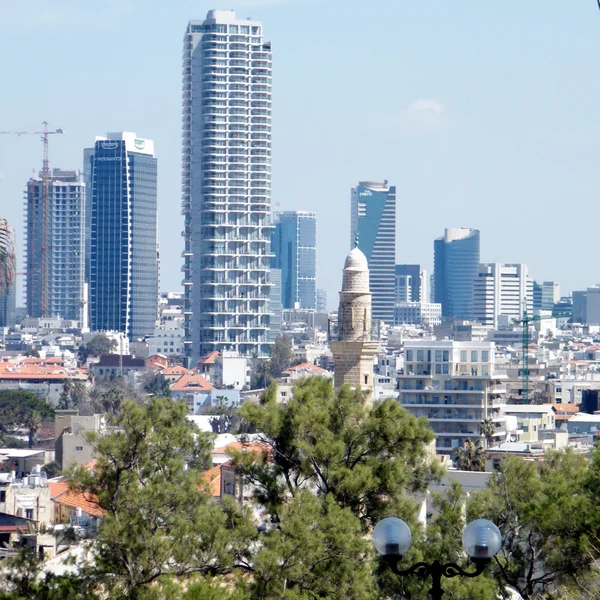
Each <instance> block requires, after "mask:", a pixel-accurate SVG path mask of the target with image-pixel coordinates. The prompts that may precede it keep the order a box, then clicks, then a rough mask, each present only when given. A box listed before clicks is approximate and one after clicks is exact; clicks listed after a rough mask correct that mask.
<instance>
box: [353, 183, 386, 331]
mask: <svg viewBox="0 0 600 600" xmlns="http://www.w3.org/2000/svg"><path fill="white" fill-rule="evenodd" d="M350 238H351V246H352V247H354V246H355V245H358V248H360V249H361V250H362V252H363V253H364V254H365V256H366V257H367V261H368V262H369V274H370V275H369V277H370V282H369V286H370V289H371V293H372V294H373V319H375V320H377V321H386V322H387V323H393V322H394V301H395V295H394V293H395V292H394V272H395V264H396V187H395V186H390V185H388V182H387V181H383V182H382V183H379V182H373V181H360V182H359V184H358V186H357V187H355V188H352V192H351V214H350Z"/></svg>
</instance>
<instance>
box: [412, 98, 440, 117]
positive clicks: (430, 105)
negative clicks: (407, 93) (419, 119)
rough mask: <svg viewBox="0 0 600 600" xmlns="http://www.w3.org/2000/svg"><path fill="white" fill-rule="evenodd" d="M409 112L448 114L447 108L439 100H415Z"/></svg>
mask: <svg viewBox="0 0 600 600" xmlns="http://www.w3.org/2000/svg"><path fill="white" fill-rule="evenodd" d="M408 110H409V111H412V112H416V113H433V114H436V115H442V114H444V113H445V112H446V107H445V106H444V105H443V104H442V103H441V102H440V101H439V100H415V101H414V102H412V103H411V104H410V105H409V107H408Z"/></svg>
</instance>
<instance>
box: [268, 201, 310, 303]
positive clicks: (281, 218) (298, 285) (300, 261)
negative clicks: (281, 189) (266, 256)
mask: <svg viewBox="0 0 600 600" xmlns="http://www.w3.org/2000/svg"><path fill="white" fill-rule="evenodd" d="M274 216H275V219H274V220H275V229H274V230H273V234H272V237H271V252H272V254H273V262H272V266H273V267H274V268H276V269H281V280H282V288H281V302H282V305H283V308H296V307H297V308H308V309H311V310H315V309H316V308H317V213H314V212H305V211H286V212H279V213H275V215H274Z"/></svg>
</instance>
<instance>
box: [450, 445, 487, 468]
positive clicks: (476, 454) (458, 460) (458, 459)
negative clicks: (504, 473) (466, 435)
mask: <svg viewBox="0 0 600 600" xmlns="http://www.w3.org/2000/svg"><path fill="white" fill-rule="evenodd" d="M453 454H454V466H455V467H456V468H457V469H459V470H460V471H484V470H485V449H484V448H483V446H482V445H481V442H477V445H475V444H474V443H473V442H472V441H471V440H466V441H465V443H464V444H463V445H462V446H458V447H457V448H455V449H454V452H453Z"/></svg>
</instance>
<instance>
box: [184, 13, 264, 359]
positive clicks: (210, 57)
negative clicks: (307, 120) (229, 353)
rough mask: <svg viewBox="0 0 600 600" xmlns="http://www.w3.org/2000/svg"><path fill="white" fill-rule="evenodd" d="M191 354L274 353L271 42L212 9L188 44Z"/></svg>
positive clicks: (257, 27) (190, 30)
mask: <svg viewBox="0 0 600 600" xmlns="http://www.w3.org/2000/svg"><path fill="white" fill-rule="evenodd" d="M182 104H183V124H182V125H183V132H182V136H183V139H182V146H183V147H182V212H183V215H184V217H185V228H184V232H183V236H184V240H185V248H184V252H183V258H184V265H183V268H182V270H183V273H184V279H183V285H184V290H185V294H184V314H185V334H186V335H185V337H186V340H185V344H186V354H187V355H188V356H190V357H191V358H192V362H195V361H196V360H197V359H198V358H199V357H200V356H203V355H205V354H207V353H209V352H211V351H215V350H219V351H220V350H226V349H227V350H234V351H236V352H238V353H239V354H240V355H243V356H250V355H256V356H264V355H266V354H268V352H269V340H268V330H269V291H270V286H271V282H270V278H269V269H270V261H271V254H270V235H271V229H272V226H271V44H270V42H264V41H263V27H262V24H261V23H260V22H258V21H252V20H243V19H238V18H237V16H236V14H235V12H233V11H219V10H211V11H209V12H208V14H207V17H206V19H205V20H204V21H190V23H189V24H188V27H187V30H186V33H185V36H184V45H183V94H182Z"/></svg>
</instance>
